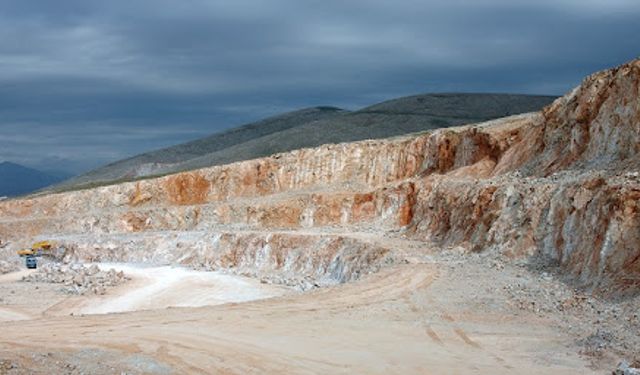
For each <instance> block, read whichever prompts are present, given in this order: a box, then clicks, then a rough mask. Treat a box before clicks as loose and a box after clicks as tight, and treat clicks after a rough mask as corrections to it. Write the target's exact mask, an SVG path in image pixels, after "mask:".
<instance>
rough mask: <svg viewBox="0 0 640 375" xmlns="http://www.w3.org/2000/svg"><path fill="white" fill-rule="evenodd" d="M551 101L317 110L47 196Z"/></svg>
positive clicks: (463, 100)
mask: <svg viewBox="0 0 640 375" xmlns="http://www.w3.org/2000/svg"><path fill="white" fill-rule="evenodd" d="M554 99H555V97H552V96H536V95H510V94H425V95H416V96H410V97H404V98H399V99H394V100H390V101H386V102H383V103H380V104H376V105H373V106H370V107H367V108H364V109H361V110H358V111H354V112H350V111H347V110H342V109H339V108H335V107H315V108H308V109H303V110H299V111H295V112H290V113H285V114H283V115H279V116H275V117H271V118H267V119H265V120H261V121H258V122H255V123H251V124H247V125H244V126H240V127H238V128H234V129H231V130H227V131H223V132H220V133H217V134H213V135H211V136H208V137H205V138H202V139H199V140H196V141H192V142H188V143H183V144H180V145H177V146H173V147H168V148H164V149H161V150H157V151H152V152H148V153H145V154H141V155H138V156H134V157H132V158H129V159H125V160H121V161H118V162H115V163H111V164H109V165H106V166H104V167H101V168H98V169H95V170H93V171H90V172H88V173H85V174H83V175H80V176H77V177H75V178H72V179H70V180H67V181H65V182H64V183H62V184H59V185H56V186H54V187H53V188H52V189H47V190H49V191H63V190H73V189H78V188H84V187H91V186H95V185H103V184H110V183H115V182H122V181H130V180H133V179H137V178H143V177H149V176H157V175H163V174H167V173H174V172H179V171H184V170H191V169H197V168H203V167H209V166H213V165H221V164H227V163H232V162H235V161H240V160H248V159H254V158H259V157H264V156H268V155H271V154H274V153H278V152H286V151H290V150H294V149H299V148H304V147H316V146H319V145H322V144H327V143H341V142H352V141H357V140H363V139H377V138H386V137H391V136H396V135H401V134H407V133H414V132H421V131H427V130H433V129H437V128H443V127H449V126H457V125H463V124H469V123H475V122H482V121H487V120H491V119H495V118H500V117H505V116H511V115H515V114H520V113H526V112H534V111H538V110H540V109H541V108H542V107H544V106H546V105H548V104H550V103H551V102H552V101H553V100H554Z"/></svg>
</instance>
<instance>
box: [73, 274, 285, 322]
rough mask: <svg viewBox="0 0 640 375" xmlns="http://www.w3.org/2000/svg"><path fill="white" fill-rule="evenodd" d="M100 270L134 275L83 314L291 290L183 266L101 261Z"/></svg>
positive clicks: (210, 302) (228, 300) (238, 298)
mask: <svg viewBox="0 0 640 375" xmlns="http://www.w3.org/2000/svg"><path fill="white" fill-rule="evenodd" d="M97 265H98V267H100V269H101V270H104V271H107V270H109V269H111V268H113V269H115V270H116V271H123V272H124V273H125V275H126V276H127V277H130V278H132V281H130V282H128V283H127V284H125V285H124V286H122V287H118V288H114V289H111V290H109V291H108V293H107V294H106V295H103V296H96V297H90V298H89V300H87V301H85V302H84V303H82V306H80V307H79V309H78V310H76V313H80V314H106V313H112V312H125V311H136V310H149V309H161V308H166V307H199V306H211V305H221V304H224V303H231V302H245V301H252V300H257V299H264V298H271V297H277V296H281V295H284V294H286V293H289V292H291V289H289V288H286V287H283V286H276V285H266V284H262V283H260V281H258V280H255V279H250V278H246V277H241V276H233V275H226V274H222V273H219V272H205V271H194V270H189V269H185V268H180V267H171V266H163V267H142V266H141V267H137V266H133V265H131V264H119V263H98V264H97Z"/></svg>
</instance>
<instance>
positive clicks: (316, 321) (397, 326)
mask: <svg viewBox="0 0 640 375" xmlns="http://www.w3.org/2000/svg"><path fill="white" fill-rule="evenodd" d="M457 271H459V270H457V269H456V268H455V267H453V268H451V267H443V266H442V265H439V264H408V265H403V266H395V267H392V268H388V269H386V270H383V271H382V272H380V273H378V274H374V275H369V276H366V277H364V278H363V279H362V280H360V281H357V282H354V283H351V284H346V285H341V286H336V287H331V288H325V289H320V290H316V291H313V292H309V293H305V294H298V295H290V296H284V297H279V298H273V299H266V300H261V301H252V302H245V303H238V304H236V303H231V304H225V305H219V306H209V307H190V308H168V309H156V310H149V311H138V312H128V313H117V314H107V315H85V316H64V317H51V316H47V317H43V318H40V319H35V320H30V321H28V322H24V321H22V322H2V323H0V332H2V335H1V336H0V358H4V359H5V360H4V363H5V365H6V366H13V368H12V369H11V370H7V372H8V371H14V373H20V371H23V370H24V372H25V373H28V372H31V373H43V374H44V373H51V371H52V370H54V372H56V373H81V372H85V373H118V374H119V373H120V372H122V371H126V373H127V374H132V373H133V374H135V373H150V372H151V373H206V374H211V373H219V374H264V373H271V374H283V373H295V374H354V373H359V374H469V373H473V374H514V373H517V374H575V373H582V374H591V373H594V374H595V373H601V371H600V372H595V371H594V370H592V369H590V368H588V367H587V366H588V363H587V361H586V360H585V359H584V358H582V357H580V356H579V355H578V354H577V351H576V349H575V347H574V346H573V338H571V337H569V336H567V335H566V334H563V333H561V331H559V330H558V329H557V328H556V327H555V326H554V325H553V324H552V321H551V320H549V319H545V318H541V317H540V316H538V315H535V314H532V313H528V312H521V313H514V311H513V310H510V307H509V305H508V302H507V301H506V300H505V299H504V298H505V297H504V296H503V295H502V294H501V293H489V294H486V295H484V296H482V294H480V293H479V292H480V291H485V292H486V289H490V288H492V280H491V279H490V278H489V277H487V275H489V274H490V273H488V272H485V271H484V270H481V269H478V270H477V271H478V272H477V274H473V273H470V272H465V274H464V275H462V274H461V273H458V272H457ZM474 278H478V279H477V280H476V281H475V282H473V280H474ZM494 287H496V288H497V286H494ZM6 366H5V367H6ZM0 368H2V367H1V366H0ZM27 369H28V371H27ZM8 373H10V372H8Z"/></svg>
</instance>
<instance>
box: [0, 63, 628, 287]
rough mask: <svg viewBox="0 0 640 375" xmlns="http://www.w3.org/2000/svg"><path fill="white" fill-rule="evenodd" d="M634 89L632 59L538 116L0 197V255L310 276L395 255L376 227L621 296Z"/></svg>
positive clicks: (335, 274) (287, 279) (335, 278)
mask: <svg viewBox="0 0 640 375" xmlns="http://www.w3.org/2000/svg"><path fill="white" fill-rule="evenodd" d="M639 90H640V60H636V61H633V62H631V63H629V64H626V65H624V66H621V67H619V68H617V69H613V70H609V71H605V72H601V73H597V74H594V75H592V76H590V77H589V78H587V79H586V80H585V81H584V82H583V84H582V85H581V86H580V87H579V88H577V89H575V90H574V91H572V92H571V93H570V94H568V95H567V96H565V97H563V98H560V99H558V100H557V101H556V102H555V103H553V104H552V105H551V106H549V107H547V108H546V109H545V110H544V111H542V112H541V113H533V114H527V115H520V116H515V117H510V118H505V119H501V120H495V121H491V122H488V123H483V124H477V125H468V126H463V127H458V128H448V129H441V130H437V131H433V132H430V133H425V134H420V135H415V136H405V137H398V138H391V139H385V140H375V141H361V142H354V143H345V144H338V145H325V146H321V147H318V148H313V149H302V150H297V151H292V152H288V153H284V154H277V155H273V156H271V157H267V158H262V159H256V160H250V161H244V162H239V163H234V164H229V165H224V166H218V167H212V168H205V169H201V170H196V171H193V172H187V173H179V174H175V175H170V176H166V177H162V178H157V179H150V180H144V181H139V182H136V183H124V184H120V185H113V186H106V187H101V188H96V189H91V190H83V191H76V192H68V193H61V194H54V195H48V196H41V197H35V198H31V199H22V200H14V201H6V202H2V203H0V238H2V239H3V242H4V241H5V240H8V241H10V246H8V247H7V248H5V249H3V250H2V251H3V252H4V253H5V254H9V253H10V251H13V250H14V249H15V248H16V247H18V246H24V245H28V243H29V242H30V241H32V239H35V238H47V239H58V241H59V242H60V243H61V244H63V245H64V246H65V248H67V250H68V251H67V254H66V255H65V256H67V257H74V258H80V259H88V260H96V259H99V260H102V261H107V260H109V261H122V260H137V261H153V262H159V263H161V262H175V263H183V264H189V265H193V266H197V267H207V268H213V269H228V270H235V271H237V272H241V273H245V274H254V275H259V276H260V277H266V278H271V279H273V280H276V281H279V282H284V283H294V284H299V285H307V284H311V285H312V284H314V283H320V284H324V283H333V282H344V281H348V280H352V279H355V278H357V277H358V276H359V275H361V274H363V273H366V272H370V271H374V270H376V269H378V268H379V267H382V266H384V265H385V264H389V263H394V262H398V261H402V259H403V257H404V256H405V255H406V254H400V252H399V251H396V249H395V248H394V246H393V242H390V245H389V246H381V245H379V242H378V244H376V245H372V244H370V243H369V242H368V241H367V238H368V237H372V236H375V237H385V238H402V239H405V240H420V241H428V242H430V243H433V244H434V245H435V246H463V247H465V248H467V249H468V250H471V251H483V250H486V249H497V250H499V251H501V252H503V253H505V254H507V255H509V256H513V257H531V256H544V257H548V258H549V259H551V260H554V261H556V262H558V263H560V264H561V265H562V266H563V267H564V268H565V269H566V270H567V273H568V274H570V275H572V277H573V279H574V280H576V281H578V282H579V283H580V284H581V285H583V286H585V287H589V288H592V289H593V290H594V291H596V292H601V293H603V294H606V295H612V296H613V295H616V296H619V295H628V294H635V293H637V292H638V291H639V290H640V247H639V246H638V244H639V243H640V178H639V176H638V170H640V168H639V167H640V93H639ZM416 251H419V249H417V250H416Z"/></svg>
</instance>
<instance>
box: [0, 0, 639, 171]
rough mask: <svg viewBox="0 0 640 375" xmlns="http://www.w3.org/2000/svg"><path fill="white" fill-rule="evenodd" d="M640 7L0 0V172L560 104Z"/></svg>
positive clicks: (622, 50)
mask: <svg viewBox="0 0 640 375" xmlns="http://www.w3.org/2000/svg"><path fill="white" fill-rule="evenodd" d="M639 20H640V0H535V1H518V0H488V1H482V0H468V1H462V0H460V1H457V0H435V1H429V0H394V1H391V0H389V1H377V0H366V1H365V0H348V1H347V0H340V1H338V0H335V1H334V0H322V1H310V0H309V1H305V0H287V1H284V0H269V1H266V0H251V1H243V0H235V1H228V0H227V1H214V0H108V1H105V0H100V1H89V0H71V1H65V0H55V1H51V0H41V1H37V0H0V145H1V146H0V161H2V160H11V161H14V162H18V163H23V164H26V165H31V166H36V167H41V168H67V169H72V170H73V171H74V172H78V171H81V170H83V169H86V168H90V167H95V166H97V165H100V164H102V163H106V162H110V161H114V160H117V159H120V158H123V157H126V156H130V155H133V154H137V153H140V152H143V151H146V150H149V149H154V148H158V147H163V146H167V145H171V144H175V143H179V142H183V141H186V140H191V139H195V138H198V137H200V136H203V135H207V134H210V133H214V132H216V131H219V130H222V129H225V128H229V127H233V126H237V125H240V124H242V123H245V122H248V121H252V120H255V119H259V118H262V117H265V116H268V115H273V114H276V113H280V112H284V111H288V110H293V109H297V108H301V107H308V106H316V105H334V106H338V107H343V108H348V109H356V108H358V107H361V106H365V105H368V104H373V103H376V102H379V101H382V100H385V99H390V98H394V97H399V96H404V95H411V94H418V93H426V92H510V93H536V94H556V95H560V94H563V93H564V92H566V91H567V90H569V89H570V88H572V87H573V86H575V85H577V84H578V83H579V82H580V80H581V79H582V78H583V77H584V76H585V75H587V74H589V73H591V72H594V71H597V70H601V69H604V68H607V67H611V66H614V65H619V64H621V63H624V62H626V61H628V60H630V59H633V58H635V57H637V56H638V55H640V37H639V36H640V21H639Z"/></svg>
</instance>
